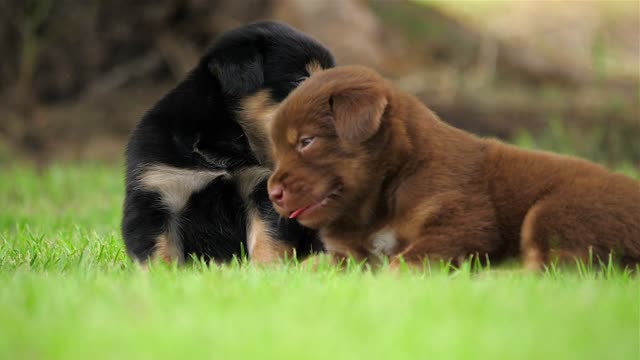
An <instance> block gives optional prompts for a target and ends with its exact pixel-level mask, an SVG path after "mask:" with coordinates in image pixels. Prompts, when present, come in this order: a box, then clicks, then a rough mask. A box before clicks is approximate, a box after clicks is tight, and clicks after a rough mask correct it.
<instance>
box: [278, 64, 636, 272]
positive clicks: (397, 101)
mask: <svg viewBox="0 0 640 360" xmlns="http://www.w3.org/2000/svg"><path fill="white" fill-rule="evenodd" d="M271 140H272V149H273V155H274V161H275V166H276V169H275V172H274V173H273V174H272V175H271V178H270V179H269V185H268V186H269V195H270V198H271V200H272V201H273V203H274V205H275V208H276V210H277V211H278V212H279V213H280V214H281V215H283V216H287V217H291V218H296V219H298V221H299V222H300V223H301V224H303V225H305V226H308V227H311V228H317V229H320V234H321V237H322V241H323V243H324V245H325V247H326V249H327V250H328V251H329V253H331V254H333V255H334V256H336V257H338V258H341V257H345V256H353V257H355V258H356V259H366V260H368V261H371V260H374V259H377V258H379V257H382V256H389V257H391V259H392V265H394V264H396V265H397V264H398V262H399V261H400V259H401V258H402V259H404V261H406V262H407V263H409V264H422V263H423V261H424V260H425V259H426V258H429V259H444V260H453V261H456V260H458V259H460V258H463V257H466V256H469V255H472V254H478V255H480V256H485V255H488V256H489V257H490V259H491V260H501V259H504V258H505V257H509V256H517V255H521V256H522V257H523V259H524V262H525V264H526V266H527V267H528V268H533V269H539V268H540V267H541V266H543V265H544V264H545V263H546V262H547V261H549V259H550V257H561V258H563V257H565V256H570V257H580V258H586V256H587V255H588V254H589V251H593V255H595V256H597V257H599V258H601V259H602V260H605V261H606V260H607V257H608V255H609V253H610V252H611V251H612V252H613V253H614V255H615V256H616V258H617V259H619V260H621V261H622V262H623V263H625V264H632V263H636V262H638V260H640V183H638V182H637V181H634V180H632V179H630V178H627V177H625V176H623V175H619V174H613V173H611V172H609V171H607V170H606V169H605V168H603V167H601V166H599V165H596V164H593V163H590V162H588V161H584V160H580V159H576V158H571V157H567V156H560V155H555V154H551V153H546V152H539V151H527V150H522V149H519V148H516V147H513V146H509V145H506V144H503V143H500V142H498V141H495V140H486V139H480V138H477V137H475V136H473V135H471V134H469V133H466V132H464V131H462V130H459V129H456V128H453V127H451V126H449V125H447V124H445V123H444V122H442V121H440V120H439V119H438V117H437V116H436V115H435V114H434V113H432V112H431V111H430V110H429V109H427V108H426V107H425V106H424V105H423V104H422V103H421V102H419V101H418V100H417V99H415V98H414V97H412V96H409V95H407V94H404V93H402V92H401V91H399V90H397V89H395V88H394V87H393V86H392V85H391V84H390V83H389V82H388V81H386V80H384V79H383V78H382V77H380V76H379V75H378V74H376V73H375V72H374V71H372V70H369V69H367V68H363V67H357V66H344V67H339V68H335V69H332V70H326V71H321V72H318V73H316V74H314V75H312V76H311V77H310V78H309V79H308V80H307V81H305V83H304V84H302V85H301V86H300V87H299V88H297V89H296V90H294V91H293V92H292V93H291V94H290V95H289V97H288V98H287V99H286V100H285V101H284V102H283V103H282V105H281V106H280V108H279V109H278V112H277V113H276V117H275V119H274V122H273V125H272V128H271Z"/></svg>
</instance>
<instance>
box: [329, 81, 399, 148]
mask: <svg viewBox="0 0 640 360" xmlns="http://www.w3.org/2000/svg"><path fill="white" fill-rule="evenodd" d="M329 105H330V106H331V111H332V112H333V116H334V120H335V126H336V132H337V133H338V136H339V137H340V138H341V139H344V140H346V141H349V142H353V143H361V142H364V141H366V140H368V139H369V138H370V137H372V136H373V135H375V133H376V132H378V129H379V128H380V122H381V121H382V115H383V114H384V110H385V108H386V107H387V98H386V97H385V95H384V93H383V92H382V91H379V90H377V89H366V90H365V89H350V90H346V91H341V92H339V93H335V94H333V95H332V96H331V97H330V98H329Z"/></svg>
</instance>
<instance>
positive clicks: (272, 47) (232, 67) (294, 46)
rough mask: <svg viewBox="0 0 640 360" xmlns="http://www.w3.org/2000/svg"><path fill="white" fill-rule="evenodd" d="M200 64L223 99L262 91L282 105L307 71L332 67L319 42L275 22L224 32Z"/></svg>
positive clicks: (327, 52)
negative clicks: (214, 79)
mask: <svg viewBox="0 0 640 360" xmlns="http://www.w3.org/2000/svg"><path fill="white" fill-rule="evenodd" d="M203 62H205V64H206V66H207V67H208V69H209V70H210V71H211V73H212V74H213V75H214V77H215V78H216V79H217V80H218V83H219V85H220V89H221V91H222V92H223V93H224V94H225V95H226V96H229V97H232V98H235V99H243V98H246V97H247V96H250V95H253V94H255V93H256V92H258V91H260V90H265V89H266V90H268V91H269V93H270V96H271V99H272V100H273V101H274V102H280V101H282V100H283V99H284V98H285V97H286V96H287V95H288V94H289V92H291V90H293V89H294V88H295V87H296V86H298V84H299V83H300V82H301V81H302V80H304V79H305V78H307V77H308V76H309V75H310V72H311V71H314V70H316V69H327V68H331V67H333V66H335V61H334V59H333V56H332V55H331V53H330V52H329V50H327V49H326V48H325V47H324V46H322V45H321V44H320V43H319V42H317V41H316V40H314V39H313V38H311V37H309V36H307V35H305V34H303V33H302V32H299V31H297V30H296V29H294V28H292V27H291V26H289V25H286V24H283V23H279V22H275V21H263V22H258V23H254V24H250V25H247V26H244V27H240V28H237V29H234V30H231V31H228V32H226V33H225V34H223V35H222V36H221V37H220V38H219V39H218V40H217V41H216V42H215V43H214V45H213V47H212V48H211V49H210V50H209V52H208V53H207V55H205V56H204V58H203ZM205 64H203V65H205Z"/></svg>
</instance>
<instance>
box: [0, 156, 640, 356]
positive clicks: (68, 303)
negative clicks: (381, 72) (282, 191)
mask: <svg viewBox="0 0 640 360" xmlns="http://www.w3.org/2000/svg"><path fill="white" fill-rule="evenodd" d="M627 171H630V170H629V169H627ZM121 172H122V171H121V169H120V168H118V167H114V166H111V167H109V166H99V165H66V166H53V167H51V168H49V169H47V170H45V171H44V172H43V173H42V174H36V173H35V171H34V170H31V169H30V168H27V167H13V168H4V169H3V168H0V359H48V358H58V359H74V358H91V359H100V358H113V359H120V358H134V357H135V358H141V359H158V358H190V357H191V358H213V359H230V358H241V359H263V358H273V359H359V358H380V359H382V358H386V359H404V358H406V359H427V358H431V359H440V358H456V359H458V358H494V359H503V358H512V359H545V358H556V359H639V358H640V314H639V311H640V300H639V296H640V286H639V285H640V284H639V281H638V279H637V277H633V276H629V275H628V274H625V273H623V272H621V271H608V272H600V273H597V272H595V271H584V270H583V271H579V270H577V269H564V270H556V271H550V272H547V273H546V274H539V275H531V274H524V273H519V272H516V271H510V270H509V269H498V271H481V272H479V273H474V272H471V271H469V270H468V269H463V270H461V271H457V272H454V273H452V274H446V273H444V272H443V271H437V270H436V271H434V272H433V273H431V274H428V275H417V274H401V275H397V276H395V275H390V274H388V273H385V272H382V273H378V274H371V273H369V272H366V271H364V272H363V271H348V272H346V273H339V272H336V271H334V270H332V269H324V270H323V271H319V272H317V273H312V272H309V271H305V270H302V269H300V268H299V267H296V266H295V265H287V266H282V267H279V268H272V269H259V268H254V267H252V266H249V265H239V264H232V265H229V266H224V267H212V268H206V267H204V266H201V265H199V264H196V265H193V266H190V267H186V268H182V269H176V268H172V267H160V266H158V267H154V268H152V269H151V271H150V272H148V273H144V272H141V271H140V270H139V269H137V268H136V267H135V266H133V265H132V264H131V263H130V261H129V260H128V258H127V257H126V254H125V252H124V248H123V245H122V240H121V237H120V234H119V221H120V211H121V209H120V207H121V202H122V194H123V184H122V176H121ZM636 176H637V174H636ZM493 270H496V269H493Z"/></svg>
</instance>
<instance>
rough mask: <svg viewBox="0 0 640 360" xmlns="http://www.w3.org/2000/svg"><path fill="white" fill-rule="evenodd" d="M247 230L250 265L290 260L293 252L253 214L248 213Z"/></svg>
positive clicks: (290, 247)
mask: <svg viewBox="0 0 640 360" xmlns="http://www.w3.org/2000/svg"><path fill="white" fill-rule="evenodd" d="M247 223H248V229H247V234H248V236H247V246H248V252H249V257H250V259H251V262H252V263H256V264H273V263H278V262H280V261H281V260H283V259H292V258H293V257H294V255H295V250H294V248H293V247H292V246H290V245H288V244H287V243H286V242H284V241H281V240H277V239H276V238H275V237H274V236H273V235H272V234H271V233H270V231H269V228H268V226H267V225H266V224H265V223H264V220H262V219H261V218H260V217H259V216H258V215H257V214H256V213H255V212H253V211H252V212H250V214H249V219H248V222H247Z"/></svg>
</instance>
